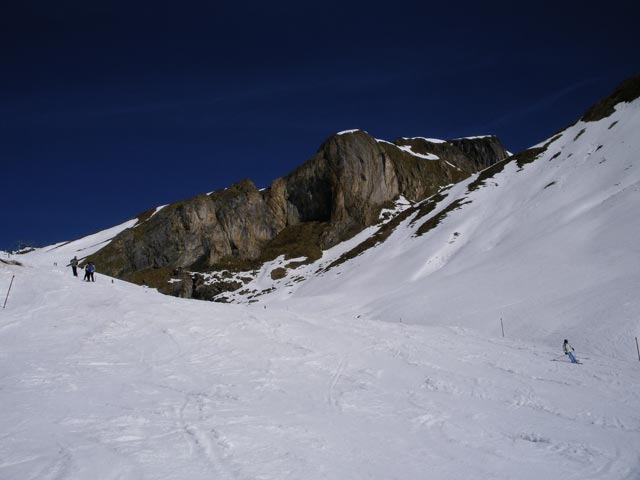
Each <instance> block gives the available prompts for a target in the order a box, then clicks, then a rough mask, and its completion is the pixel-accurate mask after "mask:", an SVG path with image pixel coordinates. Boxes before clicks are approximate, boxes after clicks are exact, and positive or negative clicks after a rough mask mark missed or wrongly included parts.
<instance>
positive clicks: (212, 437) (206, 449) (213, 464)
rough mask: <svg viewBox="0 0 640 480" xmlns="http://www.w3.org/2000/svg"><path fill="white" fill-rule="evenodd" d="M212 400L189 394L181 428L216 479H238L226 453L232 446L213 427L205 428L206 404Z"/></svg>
mask: <svg viewBox="0 0 640 480" xmlns="http://www.w3.org/2000/svg"><path fill="white" fill-rule="evenodd" d="M208 402H210V399H209V397H208V395H207V394H205V393H187V394H186V395H185V398H184V402H183V404H182V406H181V407H180V411H179V416H178V418H179V422H180V425H179V426H180V428H181V430H182V431H183V432H184V438H185V439H186V440H187V441H188V442H189V443H190V444H191V450H192V452H195V453H196V454H197V455H198V456H199V457H200V458H201V459H202V461H203V462H204V463H205V465H206V468H208V469H209V470H210V471H211V472H212V473H213V474H214V475H215V477H214V478H216V479H237V478H238V476H237V475H236V473H235V472H233V470H232V469H231V468H230V465H229V464H228V461H229V460H228V458H227V457H228V454H227V453H226V451H227V450H228V449H229V448H230V444H229V443H228V442H227V440H226V438H225V437H224V436H223V435H221V434H220V432H219V431H218V430H216V429H215V428H214V427H213V426H208V427H206V428H203V426H204V425H206V424H208V423H210V422H208V420H209V419H208V418H207V415H206V413H205V410H206V405H205V404H206V403H208Z"/></svg>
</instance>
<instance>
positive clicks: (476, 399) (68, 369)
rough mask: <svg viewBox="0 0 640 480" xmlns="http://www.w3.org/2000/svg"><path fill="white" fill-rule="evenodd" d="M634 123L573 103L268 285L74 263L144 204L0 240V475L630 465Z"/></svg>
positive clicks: (636, 283) (287, 473)
mask: <svg viewBox="0 0 640 480" xmlns="http://www.w3.org/2000/svg"><path fill="white" fill-rule="evenodd" d="M638 131H640V102H639V101H637V100H636V101H635V102H633V103H629V104H620V105H618V107H617V108H616V112H615V113H614V114H613V115H612V116H610V117H608V118H605V119H603V120H601V121H598V122H590V123H583V122H578V123H577V124H575V125H573V126H571V127H570V128H568V129H567V130H565V131H564V132H562V133H561V135H559V136H558V137H555V138H554V139H549V140H547V141H545V142H543V144H546V145H548V147H547V150H546V151H545V152H544V153H542V154H541V155H540V157H539V158H538V159H537V160H536V161H534V162H532V163H527V164H525V165H522V166H518V165H517V164H516V163H515V162H511V163H508V164H507V165H506V166H505V168H504V169H503V170H502V171H501V172H499V173H497V174H496V175H494V176H492V177H490V178H488V179H486V180H485V182H484V185H482V186H480V187H479V188H477V189H472V188H470V185H471V184H472V182H473V181H474V180H475V179H476V177H474V178H471V179H469V180H467V181H465V182H463V183H460V184H457V185H453V186H451V187H450V188H449V189H448V190H447V191H446V192H445V198H444V199H443V200H442V201H441V202H440V203H439V204H438V206H437V207H436V209H435V210H434V211H433V212H432V213H431V214H430V215H429V216H427V217H423V218H422V219H420V220H419V221H417V222H415V223H413V224H412V223H411V222H412V220H414V218H412V217H410V218H408V219H407V220H406V221H404V222H402V223H401V224H400V225H399V226H398V228H396V229H395V231H394V232H393V234H391V236H390V237H389V238H388V239H386V240H385V241H384V242H383V243H380V244H379V245H377V246H375V247H374V248H371V249H369V250H367V251H365V252H364V253H363V254H361V255H359V256H357V257H355V258H354V259H352V260H350V261H348V262H346V263H343V264H341V265H339V266H337V267H334V268H331V269H329V270H328V271H322V270H321V269H323V268H325V267H326V266H328V265H329V264H330V263H331V262H333V261H334V260H336V259H337V258H338V257H339V256H340V255H342V254H343V253H345V252H347V251H349V250H350V249H351V248H353V247H355V246H356V245H358V243H360V242H361V241H363V240H365V239H366V238H367V237H369V236H370V235H372V234H373V233H374V232H375V230H376V228H375V227H371V228H369V229H367V230H365V231H364V232H362V233H361V234H359V235H358V236H356V237H355V238H353V239H351V240H350V241H348V242H345V243H343V244H341V245H338V246H336V247H334V248H333V249H331V250H329V251H327V252H325V253H324V255H323V258H322V259H321V260H319V261H318V262H317V263H315V264H312V265H304V266H301V267H299V268H297V269H295V270H292V271H291V272H290V273H289V274H288V276H287V277H285V278H284V279H281V280H272V279H271V276H270V270H271V269H273V268H275V267H278V266H281V265H283V264H285V263H286V262H285V261H284V260H283V259H278V260H276V261H275V262H274V263H272V264H268V265H265V266H264V268H263V269H262V271H261V272H259V274H258V275H257V276H256V278H255V279H254V280H253V282H252V283H251V284H249V285H248V286H247V288H255V289H259V290H265V291H270V293H265V294H264V295H262V296H261V297H259V298H258V302H257V303H253V304H248V303H244V304H235V305H223V304H216V303H207V302H199V301H194V300H185V299H177V298H173V297H167V296H162V295H160V294H159V293H157V292H156V291H155V290H151V289H147V288H144V287H140V286H135V285H132V284H128V283H125V282H121V281H119V280H115V279H113V280H112V279H110V278H108V277H105V276H102V275H100V266H99V265H98V273H97V276H96V282H95V283H86V282H83V281H81V280H80V279H78V278H74V277H72V275H71V272H70V269H69V268H67V267H65V265H66V264H67V263H68V261H69V259H70V258H71V257H73V256H74V255H77V256H78V257H79V258H85V257H87V256H88V255H91V254H92V253H93V252H95V251H97V249H99V248H100V247H101V246H103V245H104V244H106V242H108V241H109V240H110V239H111V238H113V236H114V235H116V234H117V233H118V232H119V231H121V230H123V229H125V228H135V225H136V224H137V223H136V222H137V221H138V220H135V219H134V220H131V221H130V222H126V223H123V224H122V225H120V226H118V227H114V228H113V229H110V230H109V231H105V232H99V233H97V234H95V235H92V236H89V237H86V238H84V239H80V240H77V241H74V242H69V243H65V244H59V245H54V246H52V247H48V248H45V249H39V250H36V251H34V252H31V253H28V254H24V255H15V256H12V257H11V258H8V257H7V256H6V255H5V254H1V253H0V259H1V260H2V262H0V300H1V301H4V298H5V296H6V294H7V289H8V287H9V284H10V281H11V278H12V277H13V276H15V279H14V282H13V286H12V290H11V295H10V296H9V298H8V301H7V307H6V309H0V405H1V406H2V415H1V416H0V479H2V480H28V479H34V480H35V479H38V480H41V479H44V480H54V479H55V480H71V479H77V480H85V479H87V478H97V479H121V480H122V479H124V480H128V479H176V480H177V479H190V480H191V479H193V480H198V479H211V478H216V479H243V480H249V479H251V480H254V479H255V480H258V479H260V480H271V479H273V480H276V479H277V480H282V479H292V480H293V479H305V480H314V479H318V480H320V479H323V480H324V479H354V480H357V479H380V480H388V479H401V480H407V479H418V478H428V479H430V480H439V479H443V480H444V479H452V478H462V479H467V478H483V479H484V478H487V479H489V478H490V479H498V480H500V479H505V480H506V479H509V480H511V479H514V478H518V479H519V480H527V479H531V480H533V479H536V480H538V479H543V478H544V479H546V478H562V479H563V480H567V479H580V480H585V479H611V480H638V479H639V478H640V381H639V377H640V362H638V358H637V353H636V345H635V342H634V337H637V336H640V327H639V324H638V319H639V318H640V299H639V298H638V292H639V291H640V243H639V242H638V238H640V222H639V221H638V212H639V211H640V164H639V159H638V152H640V136H638V135H637V132H638ZM458 200H460V201H462V202H465V203H464V204H463V205H461V207H460V208H459V209H456V210H452V211H451V212H449V214H448V215H447V216H446V217H445V218H444V219H442V221H441V222H440V224H439V225H438V226H437V227H436V228H434V229H432V230H430V231H428V232H426V233H425V234H424V235H422V236H416V232H417V229H418V228H419V226H420V225H421V224H422V223H423V222H424V221H426V220H427V219H429V218H433V217H434V216H435V215H438V213H439V212H441V211H444V210H445V209H446V208H447V207H448V206H449V205H452V204H453V202H455V201H458ZM402 203H403V204H402V205H399V210H402V209H406V208H409V205H408V204H407V202H406V201H404V202H402ZM16 260H17V261H18V262H20V263H21V264H20V265H17V264H13V263H11V262H12V261H16ZM294 277H295V278H298V279H300V278H302V279H303V281H294V280H293V279H294ZM272 288H273V290H272V291H271V290H270V289H272ZM233 299H234V300H235V301H237V302H246V301H247V299H246V298H244V297H242V295H240V294H237V295H236V296H234V297H233ZM502 325H504V327H505V336H504V337H503V336H502ZM564 338H568V339H569V341H570V342H571V343H572V344H573V345H574V346H575V347H576V350H577V351H576V353H577V356H578V357H579V358H581V359H582V360H583V361H584V363H583V364H582V365H572V364H570V363H568V361H567V360H566V359H565V357H564V356H563V355H562V351H561V345H562V340H563V339H564Z"/></svg>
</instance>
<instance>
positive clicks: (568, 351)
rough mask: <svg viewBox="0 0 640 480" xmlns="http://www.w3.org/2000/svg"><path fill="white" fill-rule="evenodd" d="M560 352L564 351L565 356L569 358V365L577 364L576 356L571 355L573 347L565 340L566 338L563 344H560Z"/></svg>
mask: <svg viewBox="0 0 640 480" xmlns="http://www.w3.org/2000/svg"><path fill="white" fill-rule="evenodd" d="M562 350H564V354H565V355H568V356H569V360H571V363H579V362H578V360H576V356H575V355H574V354H573V352H574V350H573V347H572V346H571V344H570V343H569V340H567V339H566V338H565V339H564V343H563V344H562Z"/></svg>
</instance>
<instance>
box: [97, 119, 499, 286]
mask: <svg viewBox="0 0 640 480" xmlns="http://www.w3.org/2000/svg"><path fill="white" fill-rule="evenodd" d="M506 156H507V153H506V151H505V150H504V148H503V147H502V145H501V144H500V142H499V140H498V139H497V138H496V137H481V138H471V139H457V140H451V141H446V142H445V141H432V140H428V139H423V138H411V139H407V138H402V139H398V140H396V141H395V142H394V143H390V142H386V141H381V140H376V139H374V138H373V137H371V136H370V135H368V134H367V133H365V132H363V131H352V132H348V133H343V134H337V135H333V136H331V137H329V138H328V139H327V140H326V141H325V142H324V143H323V144H322V145H321V146H320V148H319V149H318V151H317V153H316V154H315V155H314V156H313V157H311V158H310V159H309V160H307V161H306V162H304V163H303V164H302V165H300V166H299V167H298V168H296V169H295V170H294V171H292V172H291V173H289V174H288V175H286V176H285V177H282V178H277V179H276V180H274V181H273V183H272V184H271V185H270V186H269V187H268V188H266V189H264V190H262V191H259V190H258V189H257V188H256V186H255V185H254V184H253V183H252V182H251V181H250V180H248V179H245V180H242V181H240V182H237V183H235V184H233V185H231V186H230V187H228V188H226V189H224V190H219V191H216V192H214V193H212V194H209V195H197V196H195V197H193V198H191V199H188V200H183V201H179V202H175V203H172V204H170V205H167V206H166V207H164V208H162V209H161V210H159V211H157V212H156V211H155V210H154V213H153V214H151V213H150V212H147V213H146V214H144V215H141V216H139V217H138V218H139V219H140V222H139V223H138V225H136V226H135V227H133V228H130V229H128V230H125V231H124V232H122V233H121V234H119V235H118V236H117V237H116V238H114V239H113V241H112V242H111V243H110V244H109V245H107V246H106V247H105V248H104V249H102V250H101V251H100V252H98V253H97V254H96V255H94V257H95V259H96V260H97V261H99V262H100V265H101V269H102V270H103V271H105V272H106V273H109V274H111V275H115V276H119V277H122V278H125V279H127V280H131V281H136V282H139V283H142V282H144V283H147V284H155V285H154V286H159V285H164V284H166V281H167V280H168V279H169V278H181V279H182V281H183V282H187V283H188V276H185V274H184V272H185V271H201V272H202V271H210V270H216V269H220V268H223V267H224V268H232V269H233V268H236V269H250V268H253V267H255V266H256V265H258V264H259V263H260V262H261V261H264V260H265V259H266V258H267V257H269V256H270V257H273V256H274V255H278V254H281V253H285V254H287V251H288V250H287V249H290V250H291V251H297V252H298V251H309V249H308V248H306V249H305V248H302V247H301V245H300V242H301V241H302V240H301V238H299V237H305V238H304V241H305V242H307V243H309V242H310V243H313V244H314V248H316V250H317V248H318V247H319V248H320V249H326V248H328V247H331V246H333V245H335V244H336V243H338V242H340V241H342V240H345V239H347V238H350V237H351V236H352V235H354V234H355V233H357V232H359V231H361V230H362V229H363V228H365V227H367V226H369V225H372V224H374V223H376V222H377V221H378V215H379V212H380V209H381V208H382V207H383V206H385V204H389V202H391V201H393V200H394V199H396V198H398V196H399V195H404V196H405V197H407V198H408V199H410V200H413V201H417V200H421V199H423V198H425V197H428V196H430V195H433V194H434V193H436V191H437V190H438V189H439V188H441V187H442V186H444V185H447V184H450V183H453V182H457V181H460V180H462V179H464V178H465V177H467V176H469V175H470V174H472V173H474V172H476V171H478V170H480V169H483V168H486V167H488V166H490V165H492V164H494V163H495V162H497V161H500V160H502V159H504V158H506ZM306 224H309V225H315V226H312V227H310V228H304V229H302V230H301V229H300V228H299V227H300V226H303V225H306ZM289 229H294V230H292V232H295V234H290V235H287V231H288V230H289ZM300 232H304V235H300ZM310 232H312V233H310ZM314 251H315V250H314ZM202 288H204V287H203V286H202V285H196V284H194V285H186V284H183V285H182V286H181V287H179V288H178V287H177V286H175V287H172V289H171V290H170V291H171V292H172V293H174V294H175V292H176V291H179V294H180V295H181V296H184V295H193V296H197V295H198V292H200V291H202ZM229 288H231V287H229ZM165 290H167V291H169V289H165Z"/></svg>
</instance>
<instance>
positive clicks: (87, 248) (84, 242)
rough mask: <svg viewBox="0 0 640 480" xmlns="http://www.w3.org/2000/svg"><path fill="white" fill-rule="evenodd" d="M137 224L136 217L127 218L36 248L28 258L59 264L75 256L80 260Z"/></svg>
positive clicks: (35, 261) (34, 261)
mask: <svg viewBox="0 0 640 480" xmlns="http://www.w3.org/2000/svg"><path fill="white" fill-rule="evenodd" d="M137 224H138V219H137V218H134V219H131V220H128V221H126V222H124V223H122V224H120V225H116V226H115V227H112V228H108V229H106V230H102V231H101V232H97V233H94V234H92V235H88V236H86V237H83V238H81V239H78V240H74V241H71V242H63V243H57V244H55V245H51V246H49V247H44V248H38V249H36V250H35V251H34V252H31V253H29V259H30V261H31V262H33V263H35V264H38V265H40V264H43V263H44V264H51V265H53V264H54V263H58V264H59V265H60V266H63V265H67V264H68V263H69V260H70V259H71V258H72V257H73V256H76V255H77V257H78V259H80V260H82V259H83V258H87V257H88V256H89V255H91V254H93V253H95V252H97V251H98V250H100V249H101V248H104V247H105V246H106V245H108V244H109V242H110V241H111V240H112V239H113V237H115V236H116V235H118V234H119V233H120V232H122V231H123V230H126V229H127V228H132V227H134V226H135V225H137Z"/></svg>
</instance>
